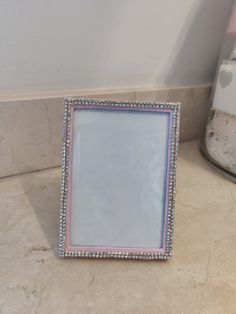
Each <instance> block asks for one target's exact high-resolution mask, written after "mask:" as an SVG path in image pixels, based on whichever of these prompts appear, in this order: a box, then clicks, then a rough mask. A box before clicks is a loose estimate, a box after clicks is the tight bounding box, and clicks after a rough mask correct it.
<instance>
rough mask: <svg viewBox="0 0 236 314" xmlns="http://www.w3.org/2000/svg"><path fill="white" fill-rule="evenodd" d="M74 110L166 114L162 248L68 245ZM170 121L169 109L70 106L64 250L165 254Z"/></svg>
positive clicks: (171, 114)
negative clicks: (167, 116) (167, 130)
mask: <svg viewBox="0 0 236 314" xmlns="http://www.w3.org/2000/svg"><path fill="white" fill-rule="evenodd" d="M75 109H96V110H119V111H145V112H167V113H169V114H170V116H169V134H168V161H167V170H166V175H167V179H166V198H165V209H164V211H165V213H164V215H165V218H164V223H163V247H162V248H135V247H117V246H116V247H106V246H102V247H99V246H83V245H81V246H72V245H70V240H71V191H72V186H71V184H72V161H73V160H72V150H73V130H74V111H75ZM172 120H173V110H171V109H159V108H134V107H114V106H99V107H98V106H97V105H93V104H89V105H84V104H80V105H78V104H76V105H71V123H70V136H69V138H70V141H69V143H70V144H69V156H68V160H69V168H68V199H67V206H66V240H65V250H67V251H73V252H80V251H87V252H94V253H95V252H98V251H99V252H114V251H122V252H124V253H131V252H133V253H144V252H146V253H165V252H166V236H167V225H168V223H167V217H168V206H169V185H170V178H169V174H170V160H171V139H172Z"/></svg>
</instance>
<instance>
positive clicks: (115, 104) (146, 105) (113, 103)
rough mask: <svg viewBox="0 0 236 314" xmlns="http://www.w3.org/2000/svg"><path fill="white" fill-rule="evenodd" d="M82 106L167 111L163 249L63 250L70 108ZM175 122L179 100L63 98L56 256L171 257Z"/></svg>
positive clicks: (175, 151)
mask: <svg viewBox="0 0 236 314" xmlns="http://www.w3.org/2000/svg"><path fill="white" fill-rule="evenodd" d="M75 107H76V108H80V107H81V108H83V109H86V107H87V108H88V109H92V108H93V109H94V108H95V109H99V108H100V109H108V108H109V109H123V110H127V111H129V110H135V111H161V110H163V111H164V110H168V111H171V113H172V123H171V137H170V139H171V143H170V160H169V172H168V179H169V180H168V182H169V186H168V207H167V215H166V218H167V229H166V235H165V251H164V252H140V251H139V252H122V251H112V252H111V251H109V252H104V251H103V252H89V251H78V250H76V251H73V250H67V249H66V208H67V201H68V197H69V195H68V194H69V193H68V185H69V180H68V176H69V170H70V169H69V164H70V145H71V123H72V116H71V112H72V110H74V108H75ZM179 121H180V103H162V102H149V101H145V102H140V101H124V100H93V99H65V111H64V134H63V148H62V179H61V205H60V235H59V255H60V256H61V257H81V258H118V259H120V258H124V259H142V260H143V259H144V260H167V259H169V258H170V257H171V256H172V244H173V224H174V211H175V194H176V161H177V157H178V144H179Z"/></svg>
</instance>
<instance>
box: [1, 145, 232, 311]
mask: <svg viewBox="0 0 236 314" xmlns="http://www.w3.org/2000/svg"><path fill="white" fill-rule="evenodd" d="M59 184H60V169H51V170H46V171H42V172H37V173H32V174H27V175H21V176H18V177H12V178H6V179H1V180H0V198H1V201H0V206H1V220H0V225H1V226H0V232H1V233H0V248H1V252H0V276H1V286H0V313H2V314H8V313H9V314H18V313H40V314H44V313H57V314H65V313H70V314H73V313H81V314H86V313H88V314H89V313H96V314H104V313H109V314H110V313H111V314H112V313H129V314H132V313H134V314H138V313H141V314H146V313H158V314H159V313H160V314H162V313H163V314H172V313H173V314H189V313H191V314H199V313H204V314H225V313H227V314H234V313H235V309H236V298H235V295H236V267H235V260H236V236H235V225H236V205H235V204H236V186H235V185H234V184H233V183H231V182H229V181H227V180H226V179H224V178H223V177H220V176H219V174H218V173H215V172H214V171H213V170H212V169H211V168H210V167H209V166H208V165H207V163H206V161H205V160H204V159H203V158H202V157H201V155H200V153H199V151H198V143H197V142H188V143H184V144H182V145H181V148H180V158H179V162H178V171H177V203H176V219H175V234H174V252H173V253H174V255H173V259H171V260H170V261H168V262H161V261H159V262H158V261H149V262H148V261H126V260H125V261H122V260H96V259H95V260H82V259H60V258H58V256H57V244H56V243H57V239H58V217H59V198H60V195H59V194H60V193H59Z"/></svg>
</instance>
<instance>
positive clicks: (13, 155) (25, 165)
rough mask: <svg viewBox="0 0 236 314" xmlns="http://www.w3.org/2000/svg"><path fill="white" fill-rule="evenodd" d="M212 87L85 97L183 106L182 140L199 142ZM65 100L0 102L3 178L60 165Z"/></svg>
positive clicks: (87, 95) (1, 168)
mask: <svg viewBox="0 0 236 314" xmlns="http://www.w3.org/2000/svg"><path fill="white" fill-rule="evenodd" d="M209 93H210V87H209V86H208V87H204V86H200V87H191V88H190V87H186V88H171V89H170V88H168V89H155V90H154V89H153V90H142V89H140V90H130V91H123V92H122V91H120V92H109V91H107V92H103V93H95V92H93V93H92V92H90V93H88V94H81V95H80V96H78V97H86V98H97V99H101V98H102V99H125V100H155V101H158V100H160V101H176V102H179V101H180V102H181V103H182V110H181V127H180V139H181V141H186V140H190V139H195V138H199V137H200V135H201V132H202V130H203V127H204V121H205V116H206V111H207V107H208V99H209ZM63 103H64V99H63V98H62V97H58V98H44V99H29V100H15V101H0V156H1V163H0V178H2V177H6V176H11V175H15V174H20V173H26V172H30V171H34V170H41V169H47V168H50V167H57V166H59V165H60V160H61V158H60V156H61V138H62V128H63V106H64V105H63Z"/></svg>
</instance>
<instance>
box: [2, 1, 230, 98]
mask: <svg viewBox="0 0 236 314" xmlns="http://www.w3.org/2000/svg"><path fill="white" fill-rule="evenodd" d="M231 3H232V0H178V1H177V0H93V1H92V0H64V1H63V0H40V1H38V0H21V1H19V0H0V57H1V59H0V89H1V95H7V94H17V93H26V94H27V93H34V92H36V93H37V92H38V93H40V92H47V91H55V92H57V91H61V90H68V91H70V90H78V91H79V90H84V89H99V88H118V89H120V88H132V87H138V86H141V87H154V86H161V85H193V84H205V83H209V82H212V79H213V76H214V71H215V66H216V60H217V57H218V54H219V49H220V44H221V41H222V36H223V33H224V29H225V26H226V23H227V18H228V15H229V12H230V7H231Z"/></svg>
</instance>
